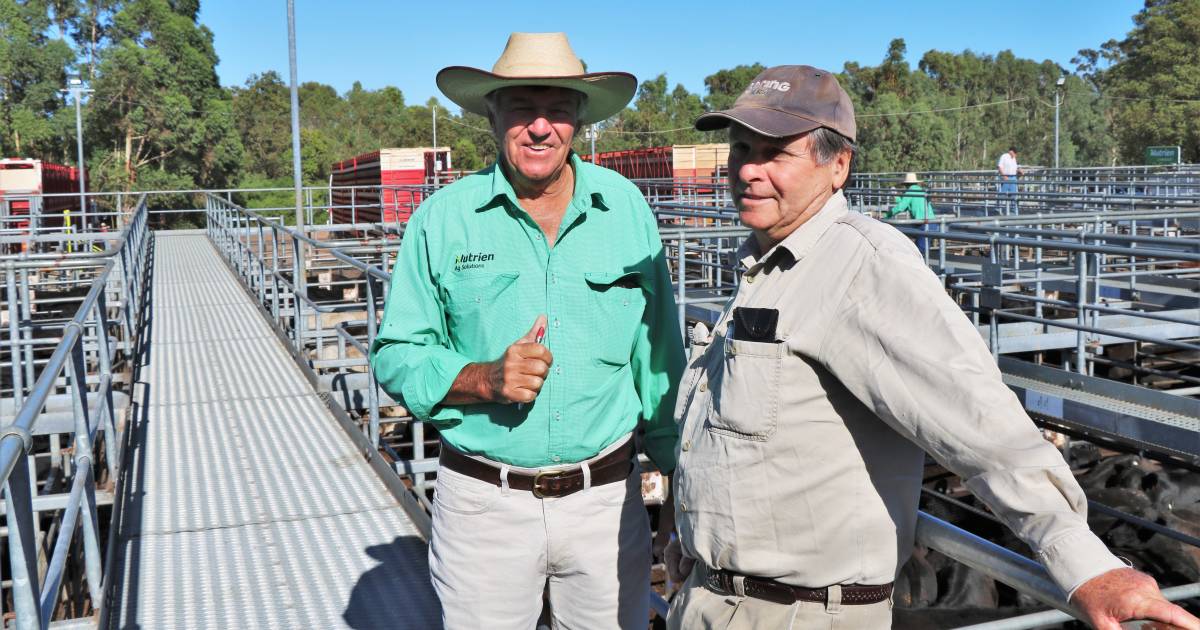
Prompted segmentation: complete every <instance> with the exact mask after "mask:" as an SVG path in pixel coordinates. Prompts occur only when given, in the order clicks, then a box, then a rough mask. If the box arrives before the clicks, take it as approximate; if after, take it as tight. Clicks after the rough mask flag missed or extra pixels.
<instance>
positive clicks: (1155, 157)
mask: <svg viewBox="0 0 1200 630" xmlns="http://www.w3.org/2000/svg"><path fill="white" fill-rule="evenodd" d="M1180 157H1181V151H1180V149H1179V147H1146V164H1179V163H1180V162H1181V161H1182V160H1181V159H1180Z"/></svg>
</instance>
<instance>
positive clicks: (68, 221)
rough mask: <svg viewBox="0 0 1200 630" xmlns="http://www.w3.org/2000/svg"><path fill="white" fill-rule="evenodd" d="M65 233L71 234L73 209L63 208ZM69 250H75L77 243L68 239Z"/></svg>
mask: <svg viewBox="0 0 1200 630" xmlns="http://www.w3.org/2000/svg"><path fill="white" fill-rule="evenodd" d="M63 234H66V235H70V234H71V211H70V210H63ZM67 251H68V252H74V251H75V243H74V242H73V241H67Z"/></svg>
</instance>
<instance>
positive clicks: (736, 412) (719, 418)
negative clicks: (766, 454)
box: [708, 337, 786, 440]
mask: <svg viewBox="0 0 1200 630" xmlns="http://www.w3.org/2000/svg"><path fill="white" fill-rule="evenodd" d="M722 345H723V347H722V351H723V352H722V356H721V357H720V360H719V361H717V360H716V359H717V357H713V359H714V360H713V361H711V362H710V363H709V365H710V366H712V367H713V368H715V369H713V374H712V375H711V376H710V378H709V386H710V387H711V390H712V401H713V412H712V414H711V415H710V416H709V419H708V429H709V430H710V431H712V432H713V433H717V434H720V435H727V436H730V437H737V438H743V439H748V440H767V439H770V437H771V436H772V435H774V434H775V428H776V426H777V421H778V415H779V380H780V372H781V371H782V363H783V353H784V350H785V347H786V344H784V343H767V342H761V341H743V340H741V339H731V338H728V337H726V338H724V340H723V344H722Z"/></svg>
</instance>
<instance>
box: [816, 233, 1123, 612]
mask: <svg viewBox="0 0 1200 630" xmlns="http://www.w3.org/2000/svg"><path fill="white" fill-rule="evenodd" d="M826 330H827V331H828V332H827V336H826V337H825V338H824V339H823V340H822V342H821V345H820V351H819V355H820V356H819V357H818V358H819V360H820V361H821V363H822V364H823V365H825V366H826V367H827V368H828V369H829V370H830V371H831V372H832V373H833V374H834V375H835V376H836V377H837V378H838V380H839V381H841V383H842V384H843V385H844V386H845V387H846V388H847V389H849V390H850V391H851V392H852V393H853V394H854V395H855V397H857V398H858V399H859V400H860V401H861V402H862V403H864V404H865V405H866V406H867V407H869V408H870V409H871V410H872V411H873V412H874V413H875V414H876V415H877V416H878V417H879V418H881V419H882V420H883V421H884V422H886V423H887V424H888V425H890V426H891V427H892V428H893V429H894V430H895V431H897V432H899V433H900V434H901V435H903V436H905V437H906V438H908V439H909V440H911V441H913V442H914V443H916V444H917V445H919V446H921V447H922V448H923V449H925V451H926V452H928V453H929V454H931V455H932V456H933V457H934V458H935V459H937V460H938V461H939V462H940V463H941V464H942V465H944V466H946V467H947V468H949V469H950V470H952V471H953V472H954V473H956V474H957V475H959V476H960V477H962V478H963V479H964V480H965V482H966V485H967V487H968V488H969V489H970V490H971V491H972V492H973V493H975V495H976V496H977V497H979V498H980V499H982V500H983V501H984V502H985V503H986V504H987V505H988V506H989V507H991V509H992V511H993V512H994V513H995V514H996V515H997V516H998V517H999V518H1000V519H1001V520H1002V521H1003V522H1004V523H1005V524H1006V525H1008V527H1010V528H1011V529H1012V530H1013V532H1014V533H1015V534H1016V535H1017V536H1019V537H1020V538H1021V539H1022V540H1024V541H1025V542H1027V543H1028V544H1029V545H1030V546H1031V547H1032V548H1033V549H1034V551H1035V552H1036V554H1037V557H1038V560H1040V561H1041V562H1042V563H1043V564H1044V565H1045V566H1046V568H1047V569H1048V570H1049V572H1050V575H1051V576H1052V577H1053V578H1054V580H1055V581H1056V582H1057V583H1058V584H1059V586H1061V587H1062V588H1063V589H1064V590H1065V591H1067V592H1068V594H1071V593H1074V590H1075V589H1076V588H1078V587H1079V586H1080V585H1081V584H1083V582H1085V581H1087V580H1088V579H1090V578H1092V577H1095V576H1097V575H1100V574H1101V573H1104V572H1106V571H1109V570H1111V569H1116V568H1120V567H1123V566H1125V565H1124V564H1123V563H1122V562H1121V561H1120V560H1119V559H1117V558H1116V557H1115V556H1113V555H1112V553H1110V552H1109V551H1108V549H1107V548H1106V547H1105V546H1104V544H1103V543H1102V542H1101V541H1100V540H1099V539H1098V538H1097V537H1096V536H1095V535H1094V534H1092V532H1091V531H1090V530H1089V529H1088V525H1087V497H1086V496H1085V495H1084V493H1083V490H1082V489H1081V488H1080V487H1079V484H1078V483H1077V482H1076V481H1075V478H1074V476H1073V475H1072V474H1071V470H1070V468H1069V467H1068V466H1067V464H1066V462H1065V461H1064V460H1063V458H1062V455H1061V454H1060V453H1059V452H1058V451H1057V450H1056V449H1055V448H1054V446H1053V445H1051V444H1050V443H1049V442H1047V441H1046V440H1045V439H1044V438H1043V437H1042V434H1041V432H1040V431H1039V430H1038V429H1037V427H1036V426H1034V424H1033V422H1032V421H1031V420H1030V419H1029V416H1028V415H1027V414H1026V413H1025V410H1024V409H1023V408H1022V406H1021V404H1020V402H1019V401H1018V400H1017V397H1016V395H1015V394H1014V393H1013V392H1012V391H1011V390H1009V389H1008V387H1007V386H1005V385H1004V383H1003V381H1002V380H1001V375H1000V371H999V369H998V368H997V367H996V364H995V361H994V360H993V358H992V356H991V354H990V352H989V351H988V348H987V346H986V345H985V344H984V343H983V340H982V338H981V337H980V335H979V333H978V331H977V330H976V329H975V327H974V326H973V325H972V324H971V323H970V321H969V320H968V319H967V318H966V317H964V316H963V313H962V311H961V310H960V309H959V307H958V306H957V305H956V304H955V303H954V301H953V300H951V299H950V298H949V296H947V295H946V292H945V290H944V289H943V288H942V286H941V283H940V282H939V281H938V279H937V277H936V276H934V275H933V273H932V272H930V270H929V269H928V268H927V267H926V266H925V265H924V264H923V263H922V261H921V260H920V259H919V257H918V256H917V255H916V252H915V251H906V250H905V249H903V248H902V247H901V244H900V243H896V244H885V246H884V248H881V249H878V250H875V251H873V252H872V253H870V254H868V255H867V256H866V257H865V262H864V263H863V266H862V268H861V269H859V270H858V272H857V274H856V275H855V277H854V280H853V281H852V282H851V283H850V285H849V286H848V288H847V289H846V292H845V294H844V296H843V297H842V299H841V303H840V306H839V308H838V309H837V310H836V311H835V314H834V316H833V318H832V320H831V321H830V322H829V325H828V327H827V328H826Z"/></svg>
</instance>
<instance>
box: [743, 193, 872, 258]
mask: <svg viewBox="0 0 1200 630" xmlns="http://www.w3.org/2000/svg"><path fill="white" fill-rule="evenodd" d="M849 211H850V209H849V206H848V205H847V204H846V195H845V194H843V193H842V191H840V190H839V191H837V192H835V193H833V196H832V197H830V198H829V199H828V200H827V201H826V202H825V205H824V206H822V207H821V209H820V210H818V211H817V213H816V214H815V215H813V216H812V218H810V219H809V220H807V221H805V222H804V223H803V224H802V225H801V226H800V227H798V228H796V229H795V230H794V231H793V232H792V233H791V234H788V235H787V237H786V238H784V239H783V240H782V241H780V242H778V243H776V244H775V245H774V246H772V247H771V249H768V250H767V251H766V253H765V254H763V255H762V256H759V255H758V240H757V239H756V238H754V235H753V234H751V235H750V236H748V237H746V240H744V241H742V244H741V246H739V247H738V253H737V255H738V259H739V260H740V261H741V263H742V267H744V268H745V270H746V272H747V273H753V272H755V271H757V270H758V268H759V267H761V266H762V265H764V264H765V263H766V262H767V261H768V260H770V259H771V258H772V257H774V256H775V254H776V253H777V252H778V251H780V250H784V251H786V252H788V253H789V254H791V256H792V260H796V261H798V260H800V259H802V258H804V257H805V256H806V255H807V254H808V252H809V250H811V249H812V248H813V245H816V244H817V241H819V240H820V239H821V236H822V235H823V234H825V231H826V230H828V229H829V228H830V226H832V225H833V224H834V223H836V222H837V221H838V219H840V218H842V217H844V216H846V213H848V212H849Z"/></svg>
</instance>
